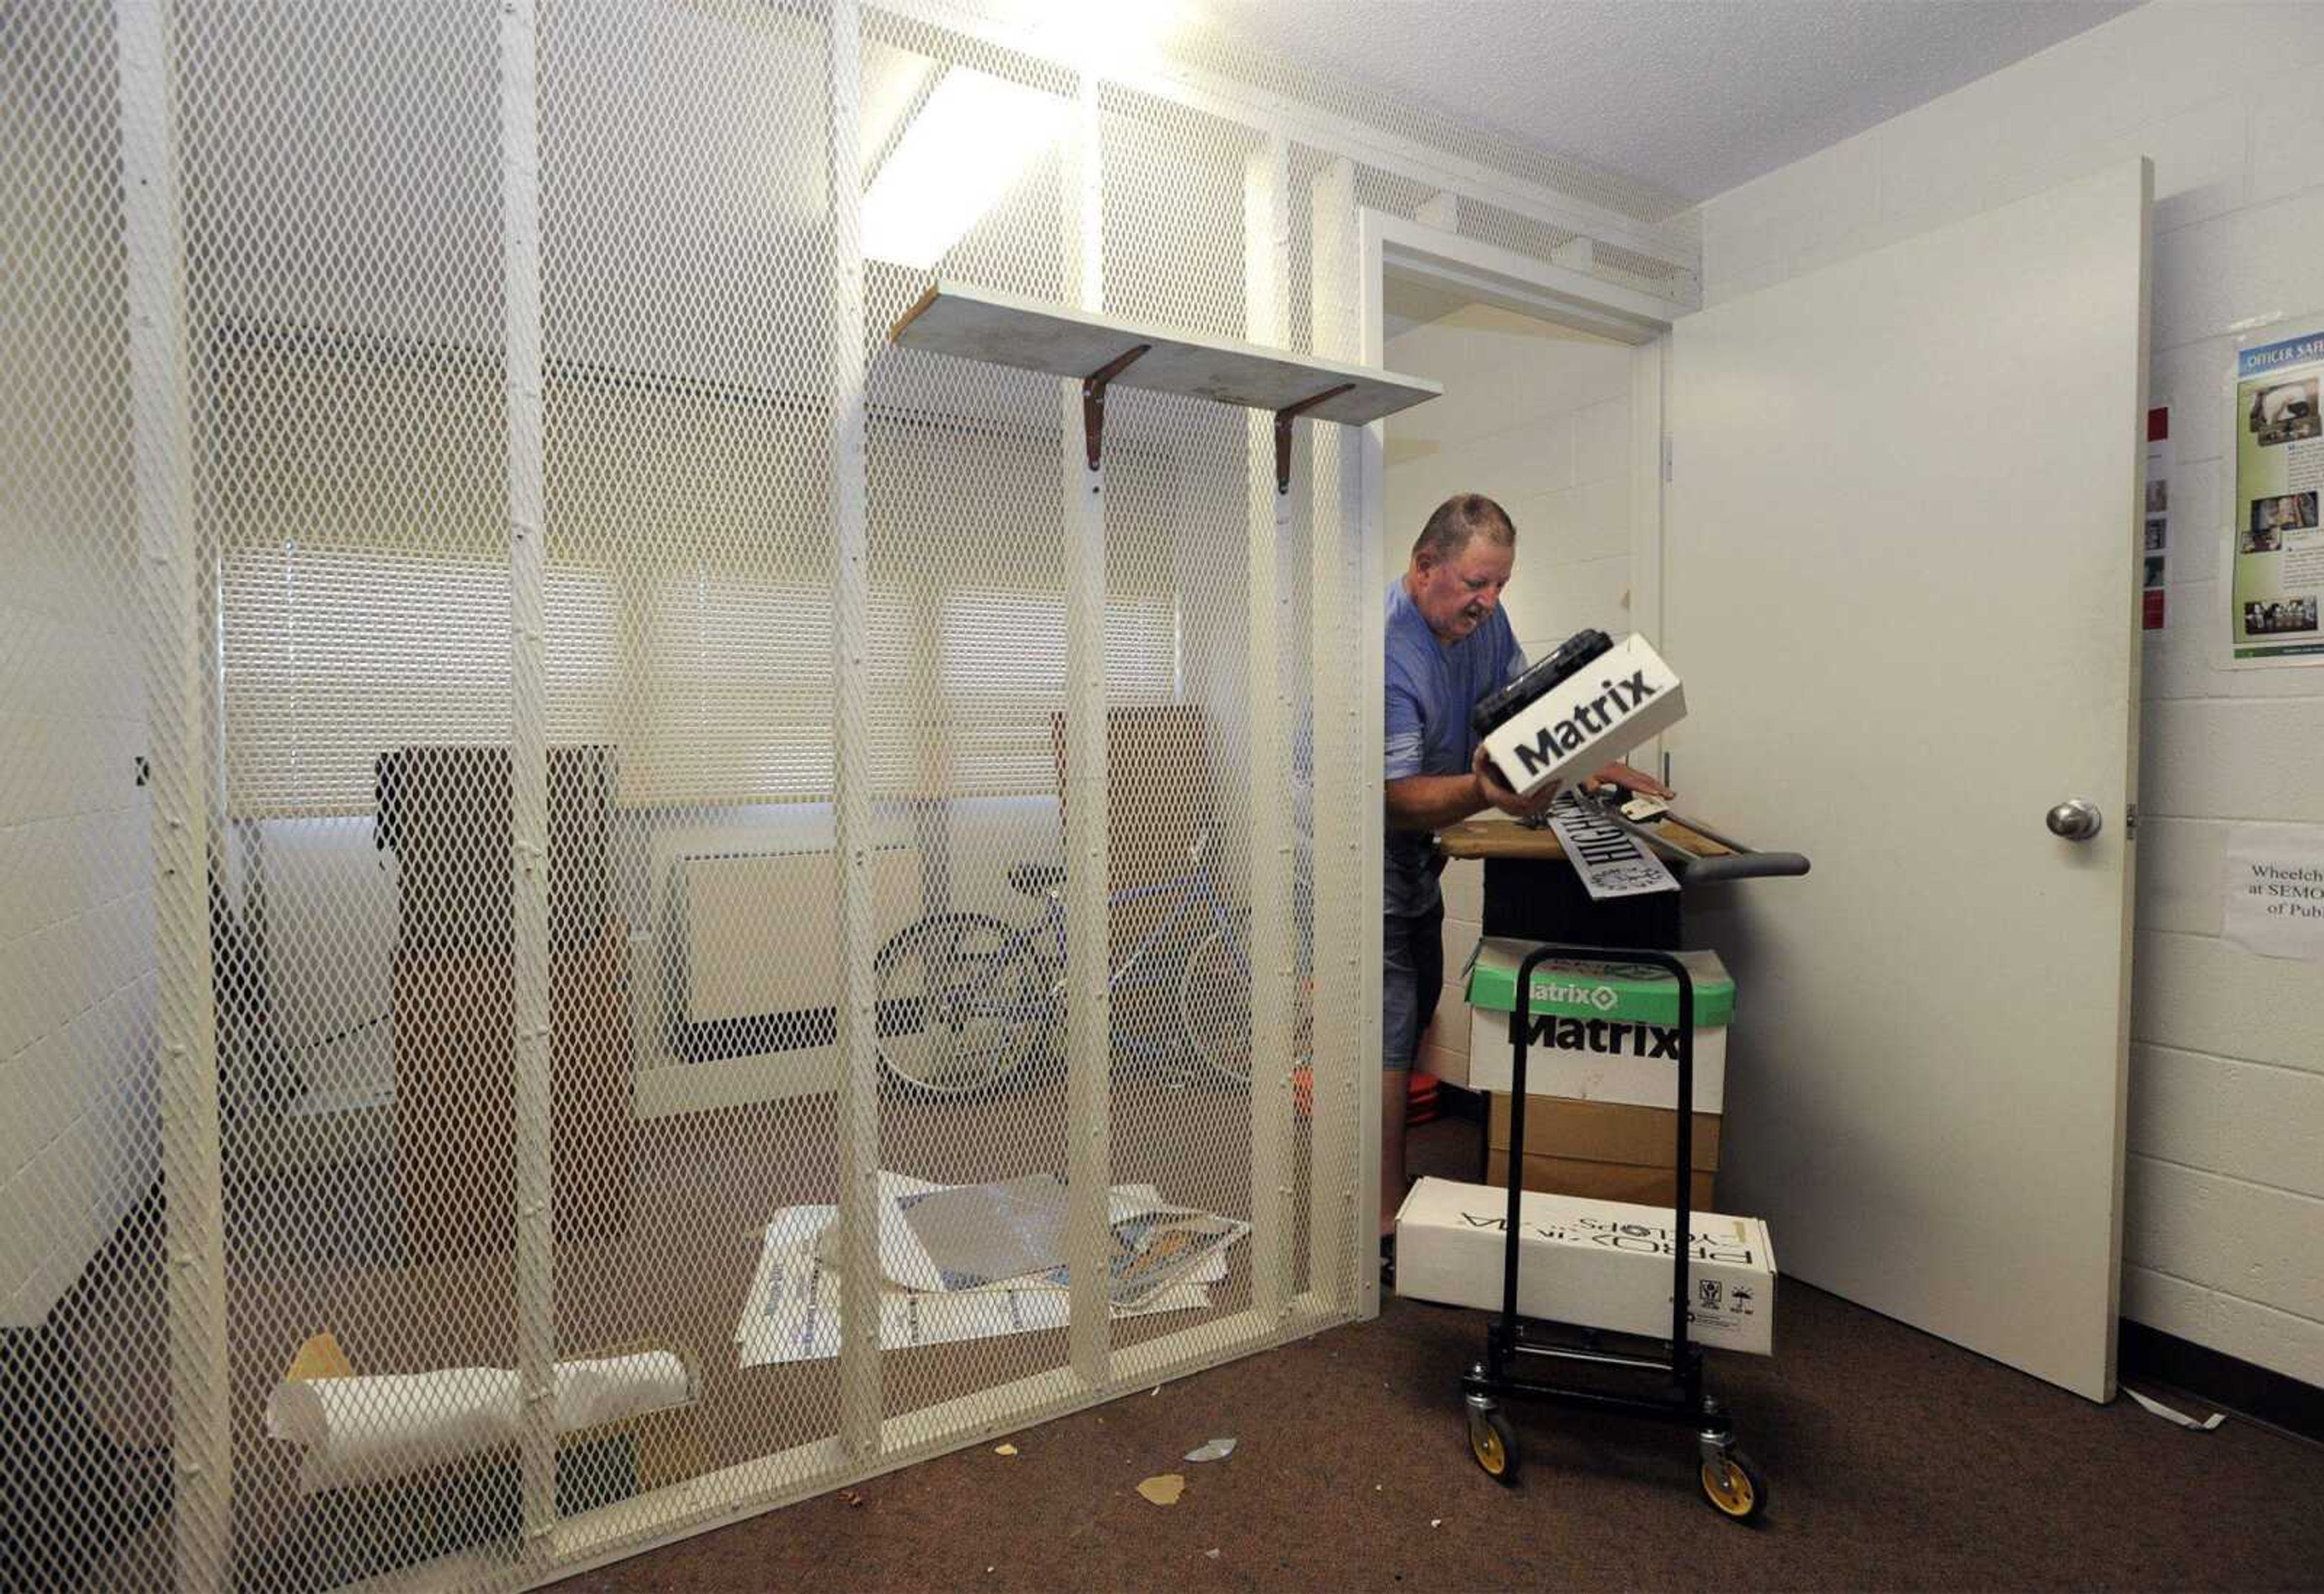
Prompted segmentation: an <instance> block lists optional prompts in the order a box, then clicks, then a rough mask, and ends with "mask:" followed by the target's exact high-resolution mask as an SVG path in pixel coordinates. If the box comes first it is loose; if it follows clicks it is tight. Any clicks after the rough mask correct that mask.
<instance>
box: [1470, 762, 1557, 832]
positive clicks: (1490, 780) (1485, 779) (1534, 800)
mask: <svg viewBox="0 0 2324 1594" xmlns="http://www.w3.org/2000/svg"><path fill="white" fill-rule="evenodd" d="M1469 769H1470V772H1471V774H1474V775H1475V776H1476V777H1477V793H1478V795H1480V796H1481V797H1482V798H1484V800H1485V801H1486V802H1489V803H1490V804H1492V805H1493V806H1494V807H1495V808H1498V809H1499V810H1500V811H1502V812H1503V813H1506V814H1509V815H1512V816H1514V817H1515V818H1517V819H1521V820H1531V819H1539V818H1540V817H1541V816H1542V815H1543V814H1545V813H1547V812H1548V811H1549V805H1550V804H1551V803H1552V802H1555V801H1556V800H1557V792H1558V786H1559V783H1558V782H1556V781H1552V782H1550V783H1548V784H1547V785H1545V786H1544V787H1542V788H1541V789H1540V790H1539V791H1537V792H1533V793H1532V794H1531V795H1530V796H1526V797H1520V796H1518V795H1517V793H1516V792H1512V791H1510V790H1509V789H1508V787H1507V786H1505V785H1503V784H1502V783H1501V777H1500V774H1499V771H1497V770H1496V769H1494V768H1493V761H1492V760H1491V759H1489V758H1488V757H1486V756H1485V750H1484V748H1482V747H1479V748H1478V749H1477V755H1476V756H1475V757H1474V758H1472V759H1471V760H1470V761H1469Z"/></svg>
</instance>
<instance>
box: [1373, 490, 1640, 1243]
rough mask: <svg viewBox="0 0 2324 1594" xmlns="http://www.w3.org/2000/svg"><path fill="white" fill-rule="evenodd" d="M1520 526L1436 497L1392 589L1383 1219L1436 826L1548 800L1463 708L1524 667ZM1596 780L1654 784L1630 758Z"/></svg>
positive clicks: (1438, 934) (1428, 913)
mask: <svg viewBox="0 0 2324 1594" xmlns="http://www.w3.org/2000/svg"><path fill="white" fill-rule="evenodd" d="M1516 564H1517V528H1516V527H1515V526H1514V525H1513V524H1510V521H1509V517H1508V513H1507V512H1506V511H1504V510H1503V509H1502V508H1501V506H1500V505H1498V504H1496V503H1494V502H1493V501H1492V500H1491V499H1490V498H1488V497H1485V496H1482V495H1481V494H1477V493H1457V494H1455V495H1453V496H1452V497H1450V498H1447V499H1446V500H1445V501H1444V502H1443V503H1442V504H1440V505H1437V506H1436V511H1435V513H1434V514H1431V515H1430V516H1429V517H1428V524H1427V525H1426V526H1425V527H1424V528H1422V530H1421V533H1420V537H1419V540H1418V541H1417V542H1414V543H1413V545H1412V562H1411V564H1410V565H1409V566H1408V567H1407V568H1406V570H1405V572H1404V574H1403V575H1402V576H1401V577H1399V578H1397V580H1396V582H1395V583H1394V584H1393V585H1391V586H1390V587H1389V588H1388V661H1387V669H1386V672H1385V674H1386V678H1387V686H1388V705H1387V746H1388V760H1387V766H1386V769H1385V771H1384V774H1385V780H1386V785H1385V792H1386V799H1387V807H1388V841H1387V845H1388V856H1387V866H1386V867H1385V868H1384V869H1383V870H1382V872H1381V895H1382V897H1383V899H1384V900H1383V903H1382V906H1383V908H1384V909H1385V911H1386V919H1385V921H1384V923H1383V936H1382V962H1383V965H1384V967H1383V969H1382V976H1381V981H1380V996H1381V1023H1380V1065H1381V1067H1382V1069H1383V1070H1386V1071H1385V1072H1384V1073H1383V1074H1382V1076H1381V1079H1380V1233H1381V1234H1382V1235H1383V1236H1386V1235H1388V1234H1392V1233H1393V1232H1394V1231H1395V1219H1396V1209H1397V1207H1398V1206H1400V1205H1401V1204H1402V1203H1403V1200H1404V1188H1405V1177H1404V1118H1405V1109H1406V1102H1405V1094H1406V1088H1407V1085H1408V1081H1409V1080H1410V1076H1411V1071H1412V1063H1413V1054H1414V1052H1415V1051H1416V1049H1417V1048H1418V1046H1419V1044H1420V1037H1421V1036H1422V1034H1423V1033H1425V1032H1426V1031H1427V1028H1428V1021H1429V1019H1430V1018H1431V1017H1432V1016H1433V1015H1434V1013H1435V1011H1436V998H1437V996H1438V995H1439V993H1440V992H1441V991H1442V989H1443V984H1444V953H1443V924H1444V898H1443V894H1441V893H1440V892H1439V891H1438V889H1437V885H1436V876H1437V874H1438V872H1439V871H1440V870H1441V869H1442V867H1443V863H1442V861H1441V860H1440V859H1439V858H1438V857H1437V856H1436V843H1435V836H1434V832H1436V831H1437V830H1440V829H1443V828H1444V827H1446V826H1448V825H1452V824H1457V823H1459V822H1460V821H1461V820H1464V819H1467V818H1468V817H1469V816H1470V815H1471V814H1474V813H1478V812H1480V811H1483V810H1485V809H1487V808H1496V809H1499V810H1500V811H1502V812H1503V813H1507V814H1512V815H1515V816H1517V817H1518V818H1520V819H1525V818H1531V817H1534V816H1535V815H1538V814H1541V813H1543V812H1545V811H1547V810H1548V808H1549V805H1550V802H1551V801H1552V799H1554V797H1555V796H1556V794H1557V785H1556V783H1554V782H1553V783H1551V784H1549V785H1547V786H1545V787H1543V788H1542V789H1541V790H1540V791H1538V792H1534V793H1533V794H1532V795H1531V796H1529V797H1520V796H1518V795H1517V793H1516V792H1512V791H1510V790H1509V788H1508V786H1507V785H1505V784H1503V783H1502V782H1501V780H1500V778H1499V775H1498V774H1497V773H1496V772H1495V771H1494V769H1493V766H1492V764H1491V763H1490V761H1489V760H1488V759H1487V758H1486V757H1485V756H1484V754H1483V752H1482V750H1481V749H1480V747H1479V746H1478V745H1477V738H1476V736H1475V734H1474V733H1473V732H1472V731H1471V729H1470V728H1469V711H1470V709H1473V708H1474V707H1475V706H1476V705H1477V703H1478V701H1479V700H1481V699H1482V698H1484V697H1485V696H1486V695H1487V694H1489V693H1490V692H1492V691H1494V690H1496V689H1498V688H1499V687H1500V686H1501V685H1502V684H1504V683H1505V682H1507V681H1511V680H1514V679H1515V678H1516V677H1517V676H1519V675H1522V674H1523V673H1525V668H1526V658H1525V652H1524V650H1523V649H1521V648H1519V647H1518V646H1517V636H1516V634H1515V633H1514V632H1512V631H1511V630H1510V628H1509V618H1508V615H1506V614H1504V613H1503V612H1502V611H1501V589H1502V588H1504V587H1506V586H1508V580H1509V573H1510V571H1511V570H1513V569H1515V568H1516ZM1595 778H1596V779H1599V780H1610V781H1614V782H1616V783H1619V784H1621V785H1624V786H1629V787H1634V788H1638V789H1643V790H1649V791H1654V792H1661V788H1660V787H1659V786H1657V785H1655V783H1653V782H1651V781H1649V780H1647V779H1646V777H1645V776H1644V775H1641V774H1638V773H1637V771H1635V770H1632V769H1630V768H1629V767H1628V766H1627V765H1618V764H1617V765H1608V766H1607V767H1606V768H1605V769H1603V770H1601V771H1600V772H1599V774H1598V775H1597V776H1596V777H1595Z"/></svg>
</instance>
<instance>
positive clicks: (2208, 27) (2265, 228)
mask: <svg viewBox="0 0 2324 1594" xmlns="http://www.w3.org/2000/svg"><path fill="white" fill-rule="evenodd" d="M2319 64H2324V5H2244V4H2187V3H2182V0H2156V3H2154V4H2151V5H2145V6H2143V7H2141V8H2140V9H2138V10H2136V11H2134V12H2131V13H2129V14H2126V15H2124V16H2122V17H2119V18H2117V19H2116V20H2115V21H2113V22H2111V23H2107V24H2106V25H2105V26H2103V27H2099V28H2096V29H2093V30H2091V31H2090V32H2087V33H2084V34H2081V35H2080V36H2078V37H2076V38H2073V39H2070V40H2069V41H2067V42H2065V43H2063V44H2060V45H2058V46H2056V47H2055V48H2053V49H2051V50H2048V51H2043V53H2042V54H2040V55H2037V56H2034V57H2033V58H2031V59H2029V60H2024V61H2022V62H2020V63H2018V64H2017V65H2016V66H2014V67H2011V68H2008V69H2007V70H2004V71H2000V72H1997V73H1995V74H1993V75H1992V76H1991V77H1989V78H1986V79H1982V80H1980V81H1978V82H1976V83H1972V84H1970V85H1969V86H1968V87H1966V88H1961V89H1959V90H1957V91H1956V92H1954V93H1952V94H1950V95H1947V96H1945V97H1943V98H1941V99H1939V100H1936V101H1934V102H1932V103H1931V104H1929V105H1926V106H1923V107H1920V108H1919V109H1917V110H1914V111H1911V112H1908V113H1907V114H1905V115H1904V116H1898V117H1896V118H1895V120H1893V121H1890V122H1887V123H1885V124H1883V125H1880V126H1878V127H1876V128H1874V129H1872V130H1871V131H1869V132H1867V133H1865V134H1860V135H1858V137H1855V138H1852V139H1849V140H1848V141H1847V142H1846V143H1844V144H1838V145H1835V146H1833V147H1832V148H1831V149H1827V150H1824V151H1821V152H1820V153H1817V154H1814V155H1812V156H1810V157H1808V158H1807V159H1805V160H1803V161H1800V162H1795V163H1794V164H1793V165H1791V166H1787V167H1785V168H1784V169H1783V170H1782V171H1775V172H1772V173H1770V174H1769V175H1768V176H1766V177H1764V178H1762V179H1760V180H1758V181H1756V182H1752V183H1749V184H1747V185H1746V186H1744V187H1742V188H1739V189H1737V190H1734V191H1732V192H1731V193H1728V194H1724V195H1721V196H1720V198H1718V199H1713V200H1711V202H1710V203H1708V204H1707V205H1705V206H1703V207H1702V209H1701V214H1700V221H1701V235H1702V253H1703V294H1704V299H1705V301H1706V302H1710V303H1717V302H1720V301H1722V300H1726V299H1729V298H1732V297H1734V296H1736V295H1737V294H1739V293H1744V292H1749V291H1750V290H1752V289H1753V288H1756V287H1759V286H1763V285H1765V284H1766V283H1771V282H1776V281H1780V280H1783V279H1784V278H1786V277H1789V276H1792V275H1795V274H1797V273H1803V272H1807V271H1811V270H1813V269H1814V268H1816V267H1817V266H1820V265H1823V264H1829V263H1830V262H1831V261H1835V260H1839V259H1841V258H1844V257H1846V256H1848V255H1853V254H1857V253H1859V252H1861V251H1863V250H1866V249H1868V248H1873V247H1877V246H1880V245H1882V244H1886V243H1890V242H1894V241H1895V240H1896V239H1898V238H1903V237H1907V236H1912V235H1914V234H1916V233H1920V232H1924V231H1926V230H1928V229H1929V228H1931V227H1937V226H1941V225H1942V224H1944V223H1946V222H1949V221H1952V220H1956V219H1958V218H1961V217H1964V216H1968V215H1970V214H1972V213H1974V212H1977V211H1979V210H1983V209H1990V208H1992V207H1994V206H1996V205H2000V204H2004V203H2006V202H2007V201H2009V200H2011V199H2019V198H2022V197H2024V196H2025V195H2027V194H2031V193H2034V192H2037V191H2039V190H2042V189H2043V188H2046V187H2050V186H2052V185H2053V184H2055V183H2058V182H2061V181H2065V180H2067V179H2070V178H2072V177H2075V176H2079V175H2080V174H2082V173H2084V172H2086V171H2091V170H2094V169H2096V168H2097V167H2098V166H2101V165H2104V164H2107V163H2108V162H2113V161H2116V160H2120V159H2125V158H2127V157H2129V156H2133V155H2139V154H2144V155H2147V156H2149V157H2151V158H2152V159H2153V162H2154V167H2155V201H2156V203H2155V217H2154V227H2155V252H2154V320H2153V366H2152V379H2153V394H2154V400H2155V402H2156V403H2169V404H2170V405H2171V408H2172V435H2173V437H2174V438H2175V439H2176V440H2177V444H2178V459H2177V474H2176V476H2175V477H2174V479H2173V480H2172V500H2173V509H2174V511H2176V513H2175V514H2174V515H2173V518H2172V544H2173V547H2172V562H2171V568H2170V579H2171V588H2170V598H2169V607H2170V622H2171V623H2170V625H2169V626H2168V627H2167V628H2166V629H2165V630H2163V631H2161V632H2155V633H2150V634H2149V635H2148V638H2147V642H2146V658H2145V665H2146V672H2145V689H2144V690H2145V711H2144V722H2143V727H2142V747H2141V770H2140V784H2141V793H2140V798H2141V801H2140V808H2141V815H2142V823H2141V832H2140V845H2139V853H2140V857H2139V881H2138V906H2137V922H2138V929H2139V933H2138V936H2137V941H2136V948H2135V961H2134V978H2133V991H2132V1025H2131V1028H2132V1035H2133V1046H2132V1050H2131V1102H2130V1115H2131V1116H2130V1153H2131V1155H2130V1164H2129V1169H2128V1175H2127V1195H2126V1200H2127V1212H2126V1222H2125V1230H2124V1262H2125V1266H2124V1276H2123V1310H2124V1311H2125V1312H2126V1314H2127V1315H2129V1316H2131V1317H2133V1318H2135V1320H2137V1321H2141V1322H2146V1323H2151V1324H2153V1325H2154V1326H2155V1327H2157V1328H2160V1329H2163V1330H2166V1331H2167V1332H2170V1333H2173V1334H2179V1335H2181V1336H2183V1337H2185V1338H2187V1339H2193V1340H2195V1341H2197V1342H2199V1343H2201V1344H2205V1345H2209V1346H2212V1347H2215V1348H2218V1349H2220V1350H2223V1351H2226V1352H2227V1353H2228V1354H2230V1355H2234V1356H2238V1357H2242V1358H2246V1359H2247V1360H2250V1361H2254V1362H2257V1363H2259V1364H2260V1365H2262V1366H2264V1367H2273V1368H2275V1369H2276V1370H2278V1371H2281V1372H2283V1373H2286V1374H2289V1375H2291V1376H2294V1377H2298V1378H2301V1379H2304V1380H2306V1381H2307V1382H2309V1383H2311V1384H2319V1385H2324V1271H2319V1263H2318V1258H2319V1256H2324V1040H2319V1036H2324V1022H2319V1021H2324V969H2319V968H2318V967H2317V966H2316V965H2315V964H2312V963H2293V962H2279V961H2272V960H2270V959H2262V958H2253V957H2247V956H2246V955H2244V954H2242V953H2240V952H2237V951H2236V950H2232V949H2230V948H2229V947H2227V945H2226V944H2225V943H2223V942H2222V941H2220V940H2219V939H2218V933H2219V924H2220V911H2221V910H2220V887H2221V877H2220V861H2221V857H2222V853H2223V848H2224V847H2225V844H2226V840H2227V832H2228V830H2229V829H2230V821H2232V820H2238V819H2246V820H2285V821H2296V822H2301V823H2311V824H2319V825H2324V669H2317V670H2293V671H2283V672H2227V671H2220V670H2218V669H2216V668H2215V667H2214V666H2213V663H2212V657H2213V650H2214V648H2215V646H2216V644H2217V639H2218V624H2219V619H2218V616H2216V615H2214V614H2213V612H2212V606H2213V601H2214V599H2215V598H2216V596H2217V591H2218V587H2217V577H2218V547H2219V542H2220V539H2221V538H2222V537H2223V536H2224V535H2225V530H2224V526H2223V525H2222V524H2221V523H2222V521H2223V519H2224V505H2223V500H2222V494H2223V492H2224V490H2225V489H2224V486H2223V483H2222V478H2221V471H2222V468H2223V463H2222V459H2223V455H2224V452H2225V440H2226V438H2227V426H2228V422H2229V417H2228V415H2227V373H2228V372H2229V370H2230V369H2231V368H2232V365H2233V360H2234V355H2235V337H2234V334H2233V333H2232V332H2231V331H2230V330H2229V328H2230V327H2231V326H2233V325H2234V324H2235V323H2236V322H2238V321H2241V320H2246V319H2247V318H2251V317H2255V316H2263V315H2271V314H2281V315H2284V316H2288V317H2293V318H2301V319H2307V318H2313V317H2316V316H2319V314H2324V164H2319V162H2318V160H2317V158H2316V156H2315V153H2314V152H2313V150H2312V148H2310V147H2309V146H2310V144H2312V141H2311V140H2308V139H2305V138H2304V137H2303V136H2302V134H2301V129H2302V128H2303V127H2304V126H2305V125H2306V123H2307V121H2309V120H2310V119H2312V118H2311V117H2310V110H2309V101H2310V99H2311V98H2312V96H2311V95H2310V94H2309V93H2308V92H2307V91H2306V90H2305V89H2304V88H2301V85H2302V84H2304V83H2306V82H2308V81H2310V79H2312V77H2313V71H2312V69H2313V68H2314V67H2316V66H2317V65H2319Z"/></svg>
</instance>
